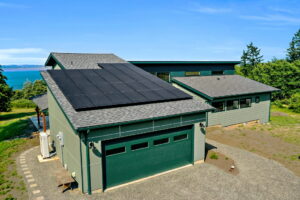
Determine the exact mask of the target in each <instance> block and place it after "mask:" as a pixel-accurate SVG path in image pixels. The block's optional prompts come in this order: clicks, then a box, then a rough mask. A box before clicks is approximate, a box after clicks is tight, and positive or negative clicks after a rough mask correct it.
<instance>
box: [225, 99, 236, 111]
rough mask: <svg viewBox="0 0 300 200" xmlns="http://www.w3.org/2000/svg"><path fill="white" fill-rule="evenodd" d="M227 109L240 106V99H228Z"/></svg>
mask: <svg viewBox="0 0 300 200" xmlns="http://www.w3.org/2000/svg"><path fill="white" fill-rule="evenodd" d="M226 106H227V108H226V110H235V109H238V108H239V100H238V99H235V100H228V101H227V103H226Z"/></svg>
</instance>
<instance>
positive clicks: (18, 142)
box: [0, 109, 38, 199]
mask: <svg viewBox="0 0 300 200" xmlns="http://www.w3.org/2000/svg"><path fill="white" fill-rule="evenodd" d="M34 113H35V112H34V110H33V109H15V110H13V111H12V112H7V113H0V199H27V198H28V197H27V192H26V187H25V183H24V182H23V180H22V177H21V176H20V175H18V172H17V169H16V162H15V157H16V156H17V155H18V153H19V152H21V151H23V150H25V149H27V148H30V147H32V146H35V145H37V144H38V140H37V138H33V139H28V138H25V137H23V138H18V137H20V136H26V135H27V136H28V135H29V134H31V133H32V132H33V131H34V128H33V126H32V125H31V124H30V122H29V121H28V117H29V116H32V115H33V114H34Z"/></svg>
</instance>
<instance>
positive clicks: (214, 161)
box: [205, 150, 239, 175]
mask: <svg viewBox="0 0 300 200" xmlns="http://www.w3.org/2000/svg"><path fill="white" fill-rule="evenodd" d="M205 162H206V163H208V164H211V165H214V166H216V167H218V168H220V169H222V170H224V171H225V172H227V173H230V174H233V175H237V174H238V173H239V170H238V169H237V167H236V165H235V164H234V161H233V160H232V159H231V158H229V157H227V156H225V155H224V154H222V153H219V152H215V151H213V150H209V151H208V153H207V155H206V159H205Z"/></svg>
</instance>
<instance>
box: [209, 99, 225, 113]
mask: <svg viewBox="0 0 300 200" xmlns="http://www.w3.org/2000/svg"><path fill="white" fill-rule="evenodd" d="M220 102H222V103H223V109H222V110H218V109H217V107H215V106H214V105H213V104H214V103H220ZM225 102H226V101H214V102H211V106H212V107H214V108H216V110H214V111H213V112H214V113H217V112H224V111H225V107H226V105H225Z"/></svg>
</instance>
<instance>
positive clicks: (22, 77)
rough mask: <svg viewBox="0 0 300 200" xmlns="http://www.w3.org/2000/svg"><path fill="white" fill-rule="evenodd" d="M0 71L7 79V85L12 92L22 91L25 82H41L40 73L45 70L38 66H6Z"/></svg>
mask: <svg viewBox="0 0 300 200" xmlns="http://www.w3.org/2000/svg"><path fill="white" fill-rule="evenodd" d="M2 69H3V74H4V75H5V76H6V77H7V84H8V85H9V86H11V87H12V88H13V89H14V90H19V89H22V88H23V85H24V83H25V82H26V81H31V82H34V81H36V80H41V79H42V77H41V74H40V71H42V70H45V68H44V67H41V66H38V65H25V66H20V65H13V66H12V65H6V66H2Z"/></svg>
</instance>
